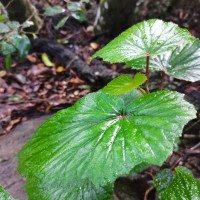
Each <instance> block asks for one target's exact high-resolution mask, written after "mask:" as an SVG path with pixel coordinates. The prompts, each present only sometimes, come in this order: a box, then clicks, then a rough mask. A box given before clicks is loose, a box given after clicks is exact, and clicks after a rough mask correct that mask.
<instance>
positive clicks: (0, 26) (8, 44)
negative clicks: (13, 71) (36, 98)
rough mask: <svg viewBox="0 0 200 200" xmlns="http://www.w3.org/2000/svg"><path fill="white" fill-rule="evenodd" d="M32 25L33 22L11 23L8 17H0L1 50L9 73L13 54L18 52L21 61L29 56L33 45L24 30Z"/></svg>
mask: <svg viewBox="0 0 200 200" xmlns="http://www.w3.org/2000/svg"><path fill="white" fill-rule="evenodd" d="M31 25H32V22H31V21H26V22H25V23H23V24H20V23H19V22H17V21H9V20H8V17H7V16H6V15H1V16H0V49H1V52H2V54H3V55H4V56H5V67H6V70H7V71H10V67H11V63H12V59H11V57H12V54H13V53H15V52H17V53H18V56H19V58H20V59H21V60H22V59H24V58H25V56H26V55H27V54H28V51H29V49H30V46H31V44H30V40H29V38H28V37H27V36H26V33H25V32H24V31H23V29H24V28H27V27H29V26H31Z"/></svg>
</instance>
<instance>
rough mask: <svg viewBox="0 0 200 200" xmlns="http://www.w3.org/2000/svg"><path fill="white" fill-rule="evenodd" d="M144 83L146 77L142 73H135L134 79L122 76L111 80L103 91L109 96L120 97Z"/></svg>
mask: <svg viewBox="0 0 200 200" xmlns="http://www.w3.org/2000/svg"><path fill="white" fill-rule="evenodd" d="M145 81H146V76H145V75H144V74H142V73H137V74H136V75H135V76H134V78H133V79H132V77H131V76H130V75H128V74H123V75H121V76H118V77H117V78H115V79H114V80H112V81H111V82H110V83H108V85H107V86H106V87H104V89H103V91H104V92H106V93H109V94H114V95H120V94H123V93H126V92H128V91H131V90H132V89H135V88H138V87H139V86H140V85H141V84H143V83H144V82H145Z"/></svg>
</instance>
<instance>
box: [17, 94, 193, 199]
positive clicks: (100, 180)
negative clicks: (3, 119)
mask: <svg viewBox="0 0 200 200" xmlns="http://www.w3.org/2000/svg"><path fill="white" fill-rule="evenodd" d="M138 96H139V95H138ZM195 112H196V111H195V110H194V108H193V106H192V105H191V104H189V103H188V102H186V101H184V100H183V95H182V94H179V93H177V92H170V91H160V92H155V93H151V94H148V95H144V96H142V97H138V98H135V99H134V100H133V101H131V102H128V104H126V103H125V101H124V99H123V98H122V97H119V96H114V95H110V94H107V93H103V92H97V93H91V94H89V95H87V96H86V97H83V98H82V99H81V100H79V101H78V102H77V103H76V104H75V105H74V106H72V107H70V108H68V109H65V110H62V111H59V112H58V113H57V114H56V115H55V116H53V117H52V118H50V119H49V120H47V121H46V122H45V123H44V124H43V125H42V126H41V127H40V128H39V129H38V130H37V132H36V134H35V135H34V137H33V138H32V139H31V140H30V141H29V142H28V143H27V144H26V145H25V147H24V148H23V149H22V150H21V151H20V153H19V169H18V170H19V172H20V173H21V174H22V175H23V176H25V177H26V178H27V179H28V182H29V179H30V178H32V177H35V178H36V179H37V180H38V183H40V184H42V185H48V186H49V188H50V187H52V188H59V190H60V193H65V192H67V191H66V187H62V186H63V185H66V184H71V183H76V184H77V185H80V184H81V183H82V181H83V180H85V179H88V180H89V181H90V182H91V183H92V184H94V187H95V188H97V189H98V188H100V187H101V186H105V185H107V184H109V183H113V182H114V180H115V179H116V178H117V177H118V176H120V175H125V174H128V173H129V172H130V171H131V170H132V169H133V167H134V166H137V165H138V164H141V163H149V164H156V165H162V164H163V162H164V160H165V159H166V158H167V157H168V156H169V155H170V154H171V153H172V150H173V146H174V141H175V140H176V138H177V137H179V136H180V135H181V133H182V129H183V126H184V125H185V124H186V123H187V122H188V121H189V120H190V119H193V118H195ZM37 188H40V186H38V187H36V191H35V192H38V193H39V192H41V191H38V190H37ZM86 190H87V188H86ZM44 192H45V194H46V193H47V192H48V191H44ZM29 195H31V194H30V193H29ZM50 199H51V198H50ZM56 199H60V198H59V196H58V197H56V196H54V200H56Z"/></svg>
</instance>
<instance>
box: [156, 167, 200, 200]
mask: <svg viewBox="0 0 200 200" xmlns="http://www.w3.org/2000/svg"><path fill="white" fill-rule="evenodd" d="M175 171H176V173H175V175H173V174H172V173H171V172H169V170H164V171H161V172H160V173H158V174H157V175H156V176H155V178H154V186H155V187H156V190H157V192H158V194H159V197H160V199H161V200H199V199H200V181H198V180H195V179H194V177H193V175H192V172H191V171H190V170H188V169H187V168H185V167H177V168H176V169H175ZM169 177H170V178H169ZM163 180H167V182H166V185H164V186H162V185H163V184H165V182H163Z"/></svg>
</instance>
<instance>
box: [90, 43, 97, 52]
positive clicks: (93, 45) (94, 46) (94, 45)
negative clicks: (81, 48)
mask: <svg viewBox="0 0 200 200" xmlns="http://www.w3.org/2000/svg"><path fill="white" fill-rule="evenodd" d="M90 46H91V47H92V49H94V50H96V49H98V48H99V44H97V43H96V42H91V43H90Z"/></svg>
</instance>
